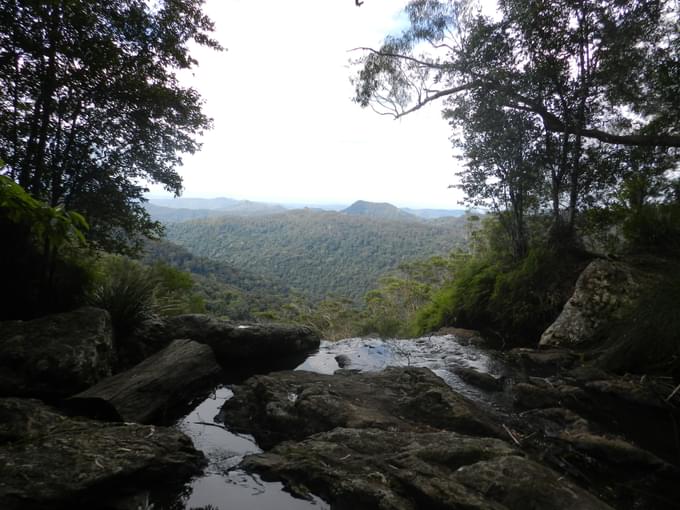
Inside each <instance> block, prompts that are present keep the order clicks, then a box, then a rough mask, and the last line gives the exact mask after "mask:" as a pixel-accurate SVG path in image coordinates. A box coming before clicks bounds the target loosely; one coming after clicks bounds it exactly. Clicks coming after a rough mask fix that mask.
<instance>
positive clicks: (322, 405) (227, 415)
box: [220, 368, 504, 448]
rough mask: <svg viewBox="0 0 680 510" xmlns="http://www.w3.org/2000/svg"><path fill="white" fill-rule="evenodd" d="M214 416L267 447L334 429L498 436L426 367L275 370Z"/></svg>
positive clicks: (254, 381)
mask: <svg viewBox="0 0 680 510" xmlns="http://www.w3.org/2000/svg"><path fill="white" fill-rule="evenodd" d="M233 391H234V396H233V397H232V398H231V399H230V400H228V401H226V402H225V404H224V406H223V408H222V412H221V413H220V418H221V419H222V420H224V421H225V422H226V423H227V424H228V425H229V426H230V427H231V428H233V429H234V430H236V431H238V432H247V433H250V434H253V436H255V438H256V440H257V441H258V444H260V445H261V446H262V447H263V448H269V447H271V446H273V445H275V444H277V443H279V442H281V441H285V440H289V439H297V440H301V439H304V438H305V437H308V436H310V435H312V434H315V433H319V432H325V431H328V430H331V429H333V428H336V427H347V428H368V427H370V428H380V429H385V430H388V429H395V428H397V429H400V430H419V429H423V428H432V427H435V428H440V429H444V430H453V431H456V432H460V433H465V434H470V435H479V436H496V437H501V436H503V435H504V432H503V431H502V429H501V428H500V427H498V426H497V425H495V424H494V423H493V421H492V419H491V417H490V416H489V415H488V413H487V412H485V411H483V410H482V409H480V408H479V407H477V406H476V405H475V404H474V403H472V402H471V401H470V400H468V399H466V398H465V397H463V396H462V395H459V394H458V393H456V392H454V391H453V390H452V389H451V388H450V387H449V386H447V385H446V383H444V381H442V380H441V379H440V378H439V377H437V376H436V375H435V374H433V373H432V372H431V371H430V370H428V369H426V368H388V369H386V370H384V371H382V372H365V373H355V372H352V371H346V370H340V371H338V372H336V373H335V374H334V375H323V374H316V373H311V372H303V371H295V372H277V373H273V374H269V375H265V376H255V377H252V378H250V379H248V380H247V381H245V382H244V383H243V385H240V386H235V387H234V388H233Z"/></svg>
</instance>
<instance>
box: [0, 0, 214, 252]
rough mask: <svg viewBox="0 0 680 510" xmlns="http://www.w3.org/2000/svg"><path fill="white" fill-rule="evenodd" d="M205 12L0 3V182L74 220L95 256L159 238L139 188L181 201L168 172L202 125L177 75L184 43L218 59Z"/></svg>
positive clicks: (174, 3)
mask: <svg viewBox="0 0 680 510" xmlns="http://www.w3.org/2000/svg"><path fill="white" fill-rule="evenodd" d="M201 4H202V0H161V1H159V2H156V3H149V2H146V1H144V0H121V1H118V2H88V1H84V0H69V1H66V0H48V1H43V2H36V1H31V0H0V90H2V91H3V93H2V95H0V157H1V158H2V159H3V160H5V162H6V164H7V165H6V167H5V168H4V169H3V173H5V174H7V175H9V177H11V178H12V179H13V180H15V181H16V182H18V183H19V184H20V185H21V186H23V187H24V188H25V189H26V190H27V191H28V192H29V193H30V194H31V195H32V196H34V197H36V198H37V199H40V200H44V201H46V202H47V203H49V204H50V205H52V206H56V205H62V206H64V207H65V208H66V209H68V210H78V211H80V212H82V213H83V214H84V215H85V216H86V217H87V219H88V221H89V223H90V227H91V228H90V230H89V233H88V236H89V237H90V239H91V240H93V241H94V242H95V243H96V244H97V245H98V246H100V247H103V248H107V249H113V250H118V251H126V250H130V249H131V248H134V246H135V245H136V244H137V242H138V241H139V239H140V237H141V236H143V235H153V234H158V233H159V232H160V224H158V223H156V222H153V221H151V219H150V217H149V216H148V214H147V213H146V212H145V210H144V208H143V205H142V202H143V193H144V192H145V191H146V189H145V187H144V183H145V182H151V183H160V184H162V185H163V186H164V187H165V188H166V189H167V190H168V191H172V192H174V193H175V194H179V193H180V192H181V189H182V182H181V178H180V176H179V175H178V173H177V171H176V167H177V166H178V165H181V163H182V159H181V155H182V154H183V153H193V152H195V151H196V150H197V149H198V148H199V147H200V144H199V143H198V142H197V140H196V136H197V135H199V134H200V133H201V132H202V130H204V129H207V128H209V127H210V120H209V119H208V118H207V117H206V116H205V115H204V114H203V112H202V111H201V99H200V96H199V95H198V93H197V92H196V91H195V90H193V89H191V88H187V87H183V86H181V85H180V84H179V82H178V79H177V74H176V73H177V71H179V70H182V69H190V68H191V67H193V66H194V65H196V64H197V62H196V61H195V60H194V59H193V58H192V57H191V56H190V54H189V47H188V45H189V44H190V43H192V42H193V43H197V44H199V45H203V46H208V47H211V48H214V49H220V46H219V44H218V43H217V42H216V41H215V40H213V39H211V38H210V33H211V32H212V31H213V24H212V22H211V21H210V19H208V18H207V17H206V16H205V15H204V14H203V13H202V11H201Z"/></svg>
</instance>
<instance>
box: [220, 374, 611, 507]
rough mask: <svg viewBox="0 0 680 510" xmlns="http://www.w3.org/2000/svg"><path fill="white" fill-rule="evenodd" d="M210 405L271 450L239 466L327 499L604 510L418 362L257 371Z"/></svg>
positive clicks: (354, 503)
mask: <svg viewBox="0 0 680 510" xmlns="http://www.w3.org/2000/svg"><path fill="white" fill-rule="evenodd" d="M221 415H222V418H223V419H224V420H225V422H226V423H227V424H228V425H229V426H230V427H232V428H235V429H236V430H238V431H244V432H249V433H252V434H253V435H254V436H255V438H256V439H257V440H258V442H259V443H260V444H261V445H262V446H263V447H265V448H270V447H271V448H272V449H271V450H270V451H268V452H266V453H262V454H258V455H252V456H249V457H246V458H245V459H244V461H243V463H242V467H244V468H246V469H248V470H251V471H255V472H257V473H259V474H261V475H262V476H263V477H265V478H266V479H275V480H282V481H283V482H284V483H285V484H286V486H287V487H288V488H289V489H290V490H291V491H292V492H293V493H295V494H297V495H299V496H303V497H304V496H306V495H309V494H310V493H313V494H317V495H319V496H321V497H322V498H324V499H325V500H327V501H329V502H330V503H331V504H332V506H333V508H338V509H346V508H351V509H354V510H363V509H381V510H416V509H420V508H442V509H443V508H452V509H467V510H473V509H479V510H482V509H485V510H525V509H536V510H537V509H541V510H605V509H610V507H609V506H608V505H607V504H605V503H604V502H602V501H601V500H599V499H598V498H596V497H595V496H593V495H592V494H590V493H588V492H587V491H585V490H583V489H581V488H579V487H578V486H577V485H575V484H574V483H572V482H570V481H569V480H567V479H566V478H565V477H564V476H562V475H560V474H558V473H556V472H555V471H553V470H552V469H550V468H548V467H545V466H543V465H541V464H539V463H537V462H535V461H533V460H531V459H529V458H527V457H526V455H525V454H524V453H523V452H522V451H521V450H519V449H517V448H515V446H514V445H511V444H510V443H508V442H506V441H503V440H501V439H500V438H503V439H505V438H507V437H508V435H507V433H506V431H505V430H503V428H502V427H501V426H500V425H497V424H496V423H495V422H494V420H495V419H497V417H493V416H491V415H490V414H488V413H487V412H485V411H483V410H482V409H480V408H478V407H477V406H476V405H475V404H474V403H472V402H471V401H469V400H468V399H466V398H464V397H462V396H461V395H459V394H457V393H456V392H455V391H453V390H452V389H451V388H449V387H448V386H447V385H446V384H445V383H444V382H443V381H442V380H441V379H439V378H438V377H437V376H436V375H434V374H433V373H432V372H430V371H429V370H428V369H423V368H388V369H386V370H385V371H383V372H371V373H356V372H354V371H350V370H341V371H338V372H336V373H335V375H332V376H328V375H320V374H312V373H308V372H280V373H274V374H270V375H267V376H256V377H253V378H251V379H249V380H247V381H246V382H245V383H244V384H243V385H241V386H236V387H234V397H233V398H232V399H230V400H228V401H227V402H225V405H224V407H223V409H222V413H221ZM499 423H501V422H499Z"/></svg>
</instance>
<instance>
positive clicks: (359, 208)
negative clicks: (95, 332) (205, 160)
mask: <svg viewBox="0 0 680 510" xmlns="http://www.w3.org/2000/svg"><path fill="white" fill-rule="evenodd" d="M291 208H293V206H286V205H283V204H271V203H265V202H253V201H250V200H236V199H233V198H227V197H220V198H152V199H150V201H149V202H147V203H146V209H147V211H148V212H149V214H150V215H151V217H152V218H153V219H154V220H156V221H160V222H162V223H176V222H182V221H188V220H195V219H200V218H214V217H218V216H226V215H236V216H261V215H270V214H278V213H285V212H287V211H290V210H291ZM294 208H296V209H297V208H299V209H307V208H310V209H314V210H318V211H328V210H330V211H340V212H342V213H344V214H348V215H361V216H368V217H373V218H383V219H396V220H411V221H418V220H420V221H422V220H431V219H437V218H448V217H459V216H463V215H464V214H465V211H464V210H462V209H409V208H401V209H400V208H398V207H396V206H394V205H392V204H389V203H386V202H382V203H377V202H368V201H366V200H358V201H356V202H354V203H353V204H352V205H350V206H349V207H345V208H341V207H340V206H337V205H332V206H331V205H329V206H327V207H326V206H320V205H309V206H304V205H299V206H298V205H296V206H294Z"/></svg>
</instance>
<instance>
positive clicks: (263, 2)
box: [152, 0, 461, 209]
mask: <svg viewBox="0 0 680 510" xmlns="http://www.w3.org/2000/svg"><path fill="white" fill-rule="evenodd" d="M405 4H406V1H405V0H365V2H364V4H363V5H362V6H361V7H356V6H355V5H354V1H353V0H296V1H291V0H289V1H284V0H258V1H252V0H208V1H207V2H206V4H205V12H206V13H207V14H208V15H209V16H210V18H211V19H212V20H213V21H214V22H215V25H216V32H215V33H214V37H215V38H216V39H217V40H218V41H219V42H220V43H221V44H222V45H223V46H224V47H225V48H226V49H227V51H225V52H221V53H218V52H214V51H212V50H208V49H205V48H195V49H193V50H192V54H193V55H194V56H195V58H197V60H198V61H199V66H198V67H197V68H194V69H193V70H192V73H191V74H186V75H183V76H182V77H181V79H182V82H183V83H184V84H185V85H190V86H192V87H194V88H196V89H197V90H198V91H199V92H200V93H201V95H202V96H203V98H204V100H205V105H204V109H205V112H206V113H207V114H208V115H209V116H210V117H212V118H213V120H214V129H213V130H211V131H209V132H206V133H205V134H204V136H203V137H202V138H201V141H202V143H203V147H202V150H201V151H200V152H198V153H197V154H194V155H186V156H185V157H184V166H183V167H181V168H180V169H179V172H180V174H181V175H182V177H183V180H184V188H185V191H184V193H183V196H185V197H217V196H226V197H231V198H237V199H249V200H257V201H267V202H278V203H307V204H327V203H333V204H349V203H351V202H353V201H355V200H360V199H361V200H369V201H374V202H390V203H393V204H395V205H398V206H402V207H403V206H411V207H434V208H448V209H455V208H459V207H460V205H459V203H458V202H459V200H460V199H461V193H460V191H459V190H456V189H449V185H450V184H455V172H456V171H457V168H458V165H459V164H460V163H459V162H458V161H457V160H455V159H454V157H453V155H454V152H453V148H452V145H451V142H450V141H449V137H450V135H451V130H450V128H449V126H448V125H447V123H446V121H444V120H443V119H442V118H441V113H440V108H439V105H437V104H434V105H431V106H428V107H426V108H423V109H422V110H420V111H418V112H415V113H414V114H412V115H410V116H407V117H405V118H403V119H400V120H394V119H392V118H390V117H384V116H380V115H377V114H376V113H374V112H372V111H371V110H370V109H362V108H361V107H359V106H358V105H357V104H355V103H353V102H352V100H351V99H352V96H353V89H352V85H351V83H350V76H351V75H352V74H353V72H352V71H351V70H350V66H349V59H350V57H351V56H352V53H350V52H349V51H348V50H350V49H352V48H356V47H359V46H372V47H377V46H379V44H380V43H381V42H382V40H383V38H384V37H385V35H387V34H388V33H390V32H392V33H397V32H398V31H399V28H400V27H402V26H403V23H404V17H403V14H402V9H403V6H404V5H405ZM158 192H159V189H158V188H152V193H153V195H154V196H159V194H158Z"/></svg>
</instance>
